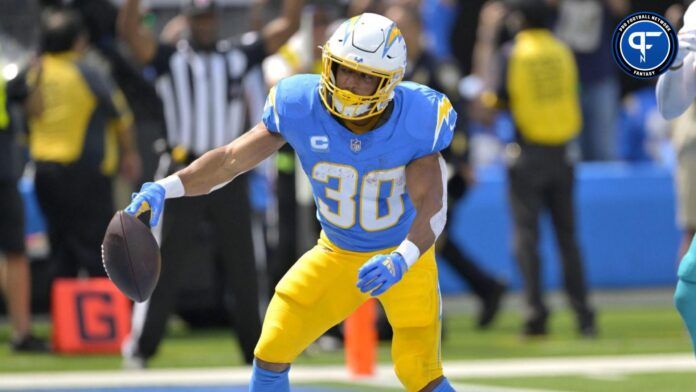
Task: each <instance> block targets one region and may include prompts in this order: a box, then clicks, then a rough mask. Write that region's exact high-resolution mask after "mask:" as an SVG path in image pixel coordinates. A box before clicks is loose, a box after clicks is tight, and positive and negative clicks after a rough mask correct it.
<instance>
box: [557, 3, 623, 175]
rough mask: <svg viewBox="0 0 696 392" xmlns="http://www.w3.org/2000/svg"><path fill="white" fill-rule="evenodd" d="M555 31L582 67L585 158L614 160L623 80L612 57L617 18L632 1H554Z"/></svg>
mask: <svg viewBox="0 0 696 392" xmlns="http://www.w3.org/2000/svg"><path fill="white" fill-rule="evenodd" d="M554 2H555V3H557V4H558V20H557V22H556V27H555V30H556V35H557V36H558V37H559V38H560V39H561V41H563V42H565V43H566V45H568V46H569V47H570V48H571V49H572V50H573V53H574V54H575V58H576V61H577V65H578V69H579V71H580V84H581V86H582V88H581V90H580V94H581V98H580V99H581V103H582V114H583V120H584V121H583V127H582V132H581V133H580V147H581V151H582V157H583V160H586V161H607V160H613V159H616V154H617V151H616V125H617V121H618V115H619V105H620V84H619V79H618V75H617V72H616V67H615V66H614V63H613V61H612V59H611V47H610V45H611V34H612V32H613V29H614V26H615V18H618V17H622V16H625V15H626V14H627V13H628V10H629V1H628V0H556V1H554Z"/></svg>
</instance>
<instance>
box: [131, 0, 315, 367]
mask: <svg viewBox="0 0 696 392" xmlns="http://www.w3.org/2000/svg"><path fill="white" fill-rule="evenodd" d="M302 5H303V1H302V0H284V3H283V11H282V15H281V16H279V17H278V18H276V19H275V20H273V21H272V22H271V23H269V24H267V25H266V27H264V29H263V30H262V31H261V34H260V36H258V38H252V39H246V38H247V37H249V36H250V35H245V36H244V38H243V39H242V42H241V43H240V44H231V43H230V42H228V41H226V40H220V39H219V37H218V33H219V26H220V16H219V14H218V8H217V6H216V4H215V2H214V1H213V0H190V1H188V2H187V3H185V5H184V7H183V9H182V14H183V15H184V17H185V19H186V22H187V23H186V24H187V26H188V30H189V34H188V35H187V38H186V39H182V40H180V41H178V42H177V43H176V44H175V45H168V44H164V43H157V41H156V40H155V39H154V38H153V35H152V33H151V32H150V31H148V30H147V29H145V28H143V27H141V25H140V13H139V7H140V4H139V1H138V0H127V1H126V2H125V3H124V5H123V6H122V8H121V11H120V14H119V21H118V25H119V26H118V28H119V33H120V35H121V37H122V38H123V40H124V41H125V42H126V43H127V45H128V46H129V48H130V50H131V52H132V54H133V56H134V57H135V58H136V60H137V61H138V62H140V63H141V64H142V65H144V66H147V67H149V68H150V69H152V70H154V72H155V73H156V75H157V79H156V86H155V87H156V89H157V93H158V95H159V97H160V99H161V100H162V104H163V108H164V119H165V125H166V130H167V134H166V139H167V144H168V148H169V154H165V155H164V156H163V157H162V159H161V165H160V171H159V173H158V176H162V177H164V176H166V175H167V174H170V173H173V172H175V171H177V170H179V169H180V168H182V167H183V166H186V165H188V164H189V163H191V162H192V161H193V160H195V159H196V158H198V157H199V156H200V155H202V154H203V153H205V152H206V151H208V150H211V149H214V148H216V147H220V146H222V145H225V144H227V143H229V142H230V141H231V140H233V139H234V138H236V137H237V136H239V134H240V133H241V132H243V130H245V129H248V128H249V125H250V123H251V122H255V121H257V120H258V119H259V118H260V117H261V116H260V111H261V110H262V106H263V101H264V98H265V92H266V91H265V85H264V83H263V78H262V75H261V69H260V64H261V61H262V60H263V59H264V58H265V57H266V56H267V54H269V53H274V52H275V51H277V50H278V48H280V46H281V45H283V44H284V43H285V41H287V39H288V38H289V37H290V36H291V35H292V34H293V33H294V32H295V31H296V30H297V29H298V27H299V22H300V15H301V10H302ZM255 111H258V113H254V112H255ZM240 180H241V181H240ZM162 221H163V222H162V223H161V226H160V227H157V228H155V230H161V232H160V235H159V241H160V248H161V252H162V259H163V263H162V272H161V275H160V280H159V283H158V286H157V289H156V290H155V292H154V293H153V295H152V297H151V298H150V300H149V301H147V302H146V303H144V304H143V305H140V304H137V305H136V307H135V308H134V310H133V330H132V333H131V338H130V339H129V341H128V342H126V344H125V345H124V353H123V354H124V359H125V362H124V364H125V365H126V366H127V367H144V366H146V363H147V360H148V359H149V358H151V357H152V356H153V355H154V354H155V353H156V351H157V346H158V345H159V342H160V341H161V339H162V337H163V335H164V332H165V327H166V324H167V318H168V316H169V313H170V312H171V311H172V309H173V307H174V305H175V303H176V294H177V292H178V288H179V287H181V286H182V285H184V284H185V283H186V281H187V277H188V276H189V275H188V274H190V273H192V272H193V271H194V270H192V268H195V263H196V259H197V258H198V256H200V254H201V249H200V245H204V246H205V245H212V246H213V252H214V253H213V254H214V255H215V256H216V257H217V258H218V259H219V260H221V262H222V263H221V264H222V268H223V271H224V275H225V276H224V278H225V283H226V285H228V286H229V288H230V289H231V290H232V294H233V296H234V306H233V307H234V309H233V311H232V312H231V316H232V319H234V320H235V321H236V331H237V336H238V338H239V343H240V346H241V349H242V352H243V355H244V360H245V361H246V362H247V363H249V364H250V363H252V361H253V358H254V353H253V350H254V346H255V345H256V342H257V340H258V338H259V335H260V332H261V320H260V315H259V292H258V291H259V290H258V281H257V279H256V277H257V271H256V265H255V258H254V249H253V245H252V233H251V209H250V206H249V195H248V186H247V181H246V179H245V178H239V179H237V180H236V181H234V182H233V183H230V184H228V185H227V186H225V187H223V188H222V189H220V190H218V191H216V192H214V193H211V194H209V195H206V196H202V197H197V198H181V199H177V200H173V201H172V202H171V203H167V208H166V209H165V211H164V216H163V220H162ZM231 222H234V224H230V223H231ZM205 228H212V233H211V232H210V231H209V232H208V237H210V236H211V235H212V239H213V241H214V244H201V242H203V241H201V239H200V238H198V236H199V235H200V234H201V233H203V234H205V231H206V230H205Z"/></svg>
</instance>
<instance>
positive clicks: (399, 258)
mask: <svg viewBox="0 0 696 392" xmlns="http://www.w3.org/2000/svg"><path fill="white" fill-rule="evenodd" d="M446 174H447V172H446V166H445V161H444V159H442V156H440V153H436V154H431V155H427V156H424V157H422V158H419V159H416V160H415V161H413V162H411V163H410V164H409V165H408V166H406V188H407V189H408V194H409V197H410V198H411V201H412V202H413V205H414V206H415V208H416V217H415V218H414V220H413V223H412V224H411V228H410V229H409V232H408V235H407V236H406V239H404V241H403V242H402V243H401V245H399V247H398V248H396V250H395V251H394V252H392V253H391V254H389V255H377V256H374V257H372V258H371V259H370V260H368V261H367V262H366V263H365V264H363V266H362V267H361V268H360V270H359V271H358V284H357V286H358V288H359V289H360V291H362V292H363V293H366V292H368V291H369V292H370V295H373V296H377V295H380V294H382V293H384V292H385V291H387V290H388V289H389V288H390V287H392V286H393V285H394V284H396V283H397V282H398V281H400V280H401V278H402V277H403V275H404V273H406V271H408V269H409V268H410V267H411V266H412V265H413V264H414V263H415V262H416V261H418V259H419V258H420V255H421V254H423V253H425V251H427V250H428V249H429V248H430V247H431V246H433V244H434V243H435V240H436V239H437V237H438V236H439V235H440V233H442V229H443V228H444V227H445V221H446V220H447V199H446V198H447V194H446V188H445V181H446V179H447V175H446Z"/></svg>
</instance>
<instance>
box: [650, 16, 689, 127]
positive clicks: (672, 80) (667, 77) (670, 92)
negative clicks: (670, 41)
mask: <svg viewBox="0 0 696 392" xmlns="http://www.w3.org/2000/svg"><path fill="white" fill-rule="evenodd" d="M694 51H696V29H693V30H685V29H682V31H680V32H679V49H678V52H677V56H676V59H675V60H674V63H673V65H672V67H671V68H670V70H669V71H667V72H665V73H664V74H662V75H660V78H659V79H658V80H657V91H656V93H657V108H658V110H659V111H660V113H661V114H662V116H663V117H664V118H665V119H667V120H671V119H673V118H675V117H678V116H679V115H681V114H682V113H684V111H686V109H687V108H688V107H689V106H691V104H692V103H693V102H694V98H696V69H694V66H696V55H694V54H693V52H694Z"/></svg>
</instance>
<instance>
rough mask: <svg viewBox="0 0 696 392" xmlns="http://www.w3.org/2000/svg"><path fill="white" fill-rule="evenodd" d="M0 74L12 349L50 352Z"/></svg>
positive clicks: (0, 171) (0, 238)
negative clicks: (34, 291) (36, 329)
mask: <svg viewBox="0 0 696 392" xmlns="http://www.w3.org/2000/svg"><path fill="white" fill-rule="evenodd" d="M5 87H6V85H5V80H4V78H3V77H2V76H0V211H3V214H2V215H1V216H2V217H1V218H0V272H2V273H0V287H1V288H2V289H3V293H4V296H5V299H6V303H7V309H8V313H9V316H10V327H11V331H12V332H11V333H12V336H11V340H10V348H11V349H12V351H17V352H44V351H48V345H47V344H46V341H45V340H43V339H40V338H38V337H36V336H34V335H33V334H32V331H31V272H30V269H29V260H28V259H27V257H26V254H25V247H24V215H23V211H24V208H23V205H22V199H21V196H20V195H19V191H18V189H17V178H18V176H17V174H18V172H19V169H18V166H19V165H17V159H16V158H18V157H17V155H18V154H17V151H16V144H15V139H14V134H13V133H12V130H11V126H10V115H9V111H8V107H7V105H8V102H9V98H11V94H8V93H9V91H7V90H9V87H8V88H7V89H6V88H5Z"/></svg>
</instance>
